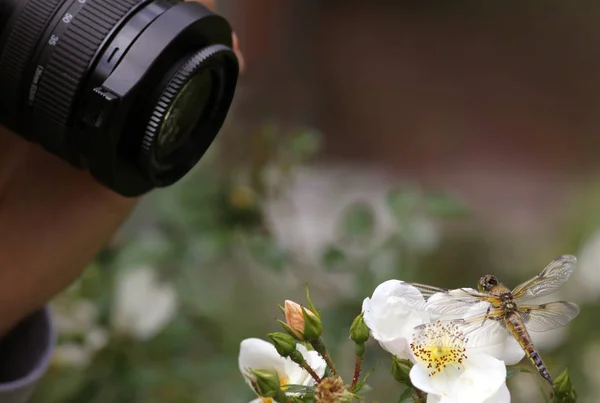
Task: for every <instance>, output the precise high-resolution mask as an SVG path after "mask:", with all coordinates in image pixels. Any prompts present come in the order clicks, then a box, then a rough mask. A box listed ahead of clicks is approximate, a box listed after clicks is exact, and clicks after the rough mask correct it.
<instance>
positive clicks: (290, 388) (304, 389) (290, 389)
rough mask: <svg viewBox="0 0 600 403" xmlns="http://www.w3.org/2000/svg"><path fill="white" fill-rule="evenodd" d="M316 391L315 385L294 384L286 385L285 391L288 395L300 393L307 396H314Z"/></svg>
mask: <svg viewBox="0 0 600 403" xmlns="http://www.w3.org/2000/svg"><path fill="white" fill-rule="evenodd" d="M314 391H315V388H314V386H305V385H294V384H289V385H285V393H286V394H287V395H290V394H296V393H298V394H300V395H302V396H303V397H305V398H306V397H310V396H312V395H313V394H314Z"/></svg>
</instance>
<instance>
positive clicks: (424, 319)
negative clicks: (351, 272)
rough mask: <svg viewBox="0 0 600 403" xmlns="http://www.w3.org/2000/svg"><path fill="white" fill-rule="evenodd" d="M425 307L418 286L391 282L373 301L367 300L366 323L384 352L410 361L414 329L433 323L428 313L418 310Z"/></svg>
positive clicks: (384, 286) (398, 281)
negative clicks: (410, 345)
mask: <svg viewBox="0 0 600 403" xmlns="http://www.w3.org/2000/svg"><path fill="white" fill-rule="evenodd" d="M424 304H425V299H424V298H423V295H421V292H420V291H419V290H417V289H416V288H415V287H413V286H412V285H410V284H408V283H405V282H403V281H400V280H388V281H386V282H384V283H381V284H380V285H379V286H378V287H377V288H376V289H375V291H374V292H373V296H372V297H371V298H365V300H364V302H363V307H362V310H363V312H364V320H365V324H366V325H367V327H368V328H369V329H370V330H371V334H372V335H373V338H374V339H375V340H377V341H378V342H379V344H380V345H381V347H383V349H384V350H386V351H388V352H389V353H391V354H393V355H395V356H396V357H398V358H409V357H410V356H411V353H410V348H409V344H410V341H409V340H410V338H411V337H412V335H413V332H414V328H415V327H416V326H419V325H422V324H424V323H428V322H429V321H430V320H431V317H430V315H429V313H427V312H425V311H423V310H419V309H416V307H418V306H419V305H421V306H423V305H424Z"/></svg>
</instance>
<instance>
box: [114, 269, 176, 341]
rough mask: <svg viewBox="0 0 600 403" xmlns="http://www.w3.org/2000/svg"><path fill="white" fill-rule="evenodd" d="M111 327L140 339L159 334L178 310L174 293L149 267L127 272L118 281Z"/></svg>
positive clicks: (171, 287)
mask: <svg viewBox="0 0 600 403" xmlns="http://www.w3.org/2000/svg"><path fill="white" fill-rule="evenodd" d="M115 294H116V301H115V313H114V315H113V318H114V319H113V326H114V327H115V328H116V329H117V331H119V332H122V333H125V334H129V335H131V336H134V337H136V338H139V339H142V340H144V339H148V338H151V337H152V336H154V335H155V334H156V333H157V332H159V331H160V330H161V329H162V328H163V327H164V326H165V325H166V324H167V323H168V322H169V321H170V320H171V318H172V317H173V316H174V314H175V312H176V311H177V305H178V300H177V292H176V290H175V288H174V287H173V286H171V285H170V284H166V283H160V282H159V281H158V279H157V278H156V273H155V272H154V270H152V269H151V268H149V267H140V268H136V269H132V270H127V271H125V272H124V273H122V274H121V275H120V277H119V279H118V280H117V289H116V293H115Z"/></svg>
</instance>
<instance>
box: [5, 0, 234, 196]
mask: <svg viewBox="0 0 600 403" xmlns="http://www.w3.org/2000/svg"><path fill="white" fill-rule="evenodd" d="M231 35H232V31H231V27H230V26H229V24H228V23H227V21H226V20H225V19H223V18H222V17H220V16H218V15H216V14H214V13H212V12H211V11H210V10H208V9H207V8H206V7H204V6H202V5H200V4H198V3H195V2H189V3H186V2H182V1H181V0H5V1H4V2H2V4H0V124H3V125H5V126H6V127H8V128H9V129H11V130H12V131H14V132H16V133H18V134H19V135H21V136H23V137H24V138H26V139H28V140H30V141H32V142H36V143H39V144H41V145H42V146H43V147H44V148H46V149H47V150H48V151H49V152H51V153H53V154H55V155H57V156H58V157H60V158H62V159H64V160H66V161H68V162H70V163H71V164H73V165H74V166H76V167H78V168H81V169H89V171H90V172H91V174H92V175H93V176H94V177H95V178H96V179H97V180H98V181H100V182H102V183H103V184H104V185H105V186H107V187H109V188H110V189H113V190H114V191H116V192H117V193H120V194H122V195H124V196H138V195H140V194H143V193H145V192H147V191H149V190H151V189H153V188H156V187H164V186H169V185H171V184H173V183H175V182H177V181H178V180H179V179H181V178H182V177H183V176H184V175H185V174H187V173H188V172H189V170H190V169H192V168H193V167H194V166H195V165H196V164H197V163H198V161H199V160H200V158H201V157H202V155H203V154H204V153H205V152H206V150H207V149H208V147H209V146H210V144H211V143H212V142H213V141H214V138H215V137H216V135H217V134H218V132H219V130H220V129H221V127H222V125H223V123H224V121H225V119H226V117H227V113H228V111H229V108H230V106H231V103H232V100H233V96H234V93H235V89H236V85H237V79H238V74H239V67H238V61H237V58H236V56H235V53H234V52H233V50H232V49H231V48H232V38H231Z"/></svg>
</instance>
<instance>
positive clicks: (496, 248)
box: [33, 0, 600, 403]
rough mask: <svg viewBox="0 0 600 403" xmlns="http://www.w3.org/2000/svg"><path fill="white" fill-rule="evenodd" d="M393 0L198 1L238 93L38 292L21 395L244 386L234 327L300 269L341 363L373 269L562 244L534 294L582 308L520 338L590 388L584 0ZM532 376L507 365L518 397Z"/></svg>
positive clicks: (393, 397) (523, 266)
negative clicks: (184, 165)
mask: <svg viewBox="0 0 600 403" xmlns="http://www.w3.org/2000/svg"><path fill="white" fill-rule="evenodd" d="M399 3H402V4H396V5H391V3H390V2H385V1H372V2H370V3H369V5H365V4H364V3H359V2H333V1H305V2H292V1H283V0H281V1H279V0H277V1H275V0H256V1H255V2H254V1H253V2H252V3H251V4H250V2H243V1H241V0H239V1H238V0H226V1H225V0H223V1H221V2H219V3H218V6H219V8H220V10H221V11H222V12H223V13H224V14H225V15H226V16H227V17H228V18H230V19H231V21H232V23H233V25H234V27H235V28H236V30H237V31H238V33H239V35H240V38H241V45H242V48H243V49H244V52H245V56H246V58H247V64H248V70H247V71H246V74H245V77H244V78H243V81H242V83H241V86H240V88H239V91H238V95H237V99H236V104H235V107H234V110H233V111H232V113H231V115H230V117H229V118H228V122H227V124H226V127H225V128H224V129H223V131H222V133H221V134H220V136H219V138H218V140H217V142H216V143H215V144H214V146H213V147H212V148H211V150H210V152H209V153H208V154H207V156H206V157H205V158H204V159H203V160H202V162H201V163H200V164H199V166H198V167H197V168H196V169H195V170H194V171H193V172H192V173H191V174H190V175H188V176H187V177H186V178H185V179H184V180H183V181H181V182H180V183H178V184H177V185H175V186H173V187H171V188H169V189H163V190H159V191H155V192H153V193H152V194H150V195H148V196H147V197H145V198H144V200H143V201H142V202H141V203H140V205H139V206H138V208H137V210H136V211H135V213H134V215H133V216H132V217H131V218H130V220H129V221H128V222H127V224H126V225H125V226H124V227H123V228H122V230H121V231H120V232H119V233H118V234H117V235H116V236H115V238H114V239H113V241H112V242H111V243H110V244H109V245H107V247H106V248H105V250H104V251H103V252H102V253H101V254H100V255H99V256H98V257H97V259H96V260H95V262H93V264H91V265H90V267H89V268H88V270H86V272H85V274H84V275H83V276H82V278H81V279H80V280H79V281H78V282H77V283H76V284H74V285H73V286H72V287H71V288H70V289H69V290H67V291H65V292H64V293H63V294H62V295H60V296H59V297H57V298H56V299H55V300H54V301H53V313H54V316H55V321H56V327H57V330H58V332H59V342H58V346H57V349H56V353H55V357H54V360H53V363H52V367H51V370H50V372H49V373H48V374H47V376H46V377H45V379H44V380H43V382H42V384H41V385H40V387H39V388H38V389H37V391H36V393H35V396H34V399H33V401H34V402H44V403H48V402H50V403H52V402H56V403H68V402H77V403H79V402H93V403H108V402H110V403H119V402H123V403H125V402H127V403H136V402H143V403H154V402H156V403H159V402H160V403H162V402H174V403H180V402H181V403H185V402H211V401H227V402H236V403H237V402H240V403H242V402H248V401H250V400H252V398H253V397H254V396H253V393H252V392H251V390H250V389H249V388H248V386H247V385H246V384H245V383H244V381H243V379H242V376H241V374H240V373H239V370H238V364H237V354H238V350H239V343H240V342H241V340H242V339H244V338H247V337H263V338H264V336H265V334H266V333H268V332H271V331H276V330H279V326H278V325H277V323H276V322H275V319H277V318H280V316H281V314H280V311H279V309H278V308H277V306H276V304H278V303H279V304H281V303H283V301H284V299H292V300H296V301H298V302H304V301H303V295H304V285H305V284H308V285H309V286H310V289H311V295H312V297H313V301H314V302H315V304H316V305H317V306H318V307H319V309H322V311H323V320H324V326H325V338H326V342H327V344H328V347H329V348H330V350H331V352H332V355H333V356H334V359H335V361H336V362H337V363H338V368H342V375H344V376H345V377H346V378H349V377H350V376H351V375H350V374H351V371H352V368H353V346H352V344H351V343H350V342H349V340H348V333H347V331H348V328H349V326H350V323H351V322H352V319H353V318H354V317H355V316H356V314H358V313H359V312H360V309H361V304H362V301H363V299H364V298H365V297H367V296H370V295H371V294H372V292H373V290H374V288H375V287H376V286H377V285H378V284H379V283H381V282H383V281H385V280H387V279H391V278H398V279H403V280H407V281H419V282H425V283H431V284H434V285H438V286H443V287H458V286H473V285H474V284H475V282H476V281H477V279H478V278H479V276H481V275H483V274H486V273H495V274H497V275H498V276H500V278H501V280H502V281H503V282H504V283H505V284H506V285H507V286H509V287H512V286H514V285H516V284H517V283H519V282H521V281H524V280H526V279H528V278H529V277H531V276H533V275H535V274H536V273H537V272H539V271H540V270H541V269H542V268H543V267H544V266H545V265H546V264H547V263H548V262H550V260H552V259H553V258H554V257H555V256H557V255H560V254H565V253H570V254H575V255H577V256H578V258H579V267H578V269H577V272H576V274H575V275H574V276H573V278H572V279H571V281H570V282H569V284H568V285H567V286H565V287H564V289H562V290H561V291H560V293H559V295H557V296H553V298H556V299H567V300H571V301H574V302H577V303H579V304H580V306H581V308H582V311H581V314H580V316H579V317H578V318H576V319H575V320H574V321H573V322H572V324H571V325H570V326H568V327H567V328H565V329H560V330H559V331H553V332H549V333H548V334H546V335H542V337H540V338H539V340H536V343H537V345H538V348H539V350H540V351H541V353H542V356H543V357H544V360H545V361H546V363H547V364H548V366H549V369H550V372H551V373H552V374H553V375H554V376H556V375H557V374H558V373H560V372H561V371H562V370H563V369H564V367H566V366H568V367H570V368H571V371H572V377H573V381H574V383H575V386H576V388H577V390H578V392H579V395H580V400H579V401H581V402H596V401H597V396H598V395H599V394H600V378H599V375H598V374H600V372H598V370H597V368H598V362H600V326H598V324H597V323H598V321H599V320H600V316H599V314H598V312H600V299H599V298H598V294H599V291H600V276H599V275H598V274H599V273H600V207H599V206H600V177H599V175H598V173H599V172H600V169H599V168H600V163H599V162H598V158H597V155H598V150H599V149H600V136H598V127H599V123H600V121H599V119H598V116H599V113H598V111H599V110H600V54H598V52H597V49H598V47H599V45H600V27H599V26H598V24H597V18H598V16H599V15H600V6H599V5H594V4H588V5H586V6H585V7H584V6H583V5H582V6H581V8H578V7H575V6H571V5H565V4H562V3H559V2H556V4H555V3H554V2H550V3H546V5H545V6H544V7H542V6H538V5H534V3H531V4H530V3H528V2H506V3H503V5H502V6H499V5H498V4H496V6H494V7H492V6H488V7H480V6H478V5H476V4H475V3H471V2H453V3H452V5H442V4H440V5H435V4H433V3H432V4H429V5H428V6H424V5H417V4H409V3H408V2H406V3H404V2H399ZM444 4H445V3H444ZM535 4H537V3H535ZM366 360H367V362H366V364H365V367H366V368H371V367H373V366H374V365H375V364H376V363H379V368H378V370H377V371H376V372H375V374H374V375H373V376H372V377H371V378H370V381H369V385H370V386H371V387H372V389H373V390H372V391H371V392H369V394H368V395H367V397H368V399H367V401H370V402H372V401H379V402H395V401H397V399H398V397H399V395H400V392H401V387H400V386H399V385H397V384H396V383H395V382H394V381H393V379H392V377H391V375H390V374H389V368H390V363H391V359H390V357H389V356H388V354H386V353H385V352H383V351H382V350H381V349H380V348H379V347H378V346H377V345H375V344H374V343H370V344H369V348H368V349H367V355H366ZM526 365H528V364H526V363H525V366H526ZM540 386H543V381H542V380H541V379H540V378H539V377H538V376H537V375H534V374H531V375H530V374H519V375H517V376H516V377H514V378H512V379H511V380H510V381H509V387H510V388H511V392H512V396H513V401H514V402H517V403H518V402H533V401H542V397H541V394H540V390H539V388H540Z"/></svg>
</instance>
